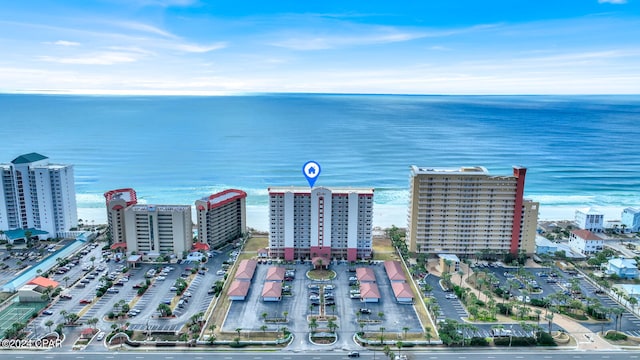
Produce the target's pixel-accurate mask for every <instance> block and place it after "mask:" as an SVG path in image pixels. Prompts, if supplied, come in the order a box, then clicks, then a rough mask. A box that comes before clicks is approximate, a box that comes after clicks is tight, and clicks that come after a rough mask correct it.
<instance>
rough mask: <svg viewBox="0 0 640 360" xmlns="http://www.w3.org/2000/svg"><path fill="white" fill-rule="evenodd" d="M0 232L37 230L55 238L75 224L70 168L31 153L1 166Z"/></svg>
mask: <svg viewBox="0 0 640 360" xmlns="http://www.w3.org/2000/svg"><path fill="white" fill-rule="evenodd" d="M0 171H1V172H2V174H1V175H2V189H0V230H13V229H29V228H33V229H37V230H41V231H46V232H48V233H49V235H50V236H52V237H55V236H56V234H58V233H60V232H65V231H69V229H71V228H73V227H76V226H77V225H78V210H77V206H76V192H75V183H74V177H73V166H72V165H58V164H50V163H49V159H48V158H47V157H46V156H43V155H40V154H38V153H30V154H25V155H21V156H18V157H17V158H15V159H13V161H11V163H10V164H0Z"/></svg>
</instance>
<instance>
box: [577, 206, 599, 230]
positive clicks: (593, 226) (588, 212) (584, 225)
mask: <svg viewBox="0 0 640 360" xmlns="http://www.w3.org/2000/svg"><path fill="white" fill-rule="evenodd" d="M575 221H576V226H578V227H579V228H580V229H582V230H589V231H591V232H602V231H603V230H604V214H603V213H602V212H600V211H598V210H596V209H594V208H592V207H588V208H583V209H577V210H576V215H575Z"/></svg>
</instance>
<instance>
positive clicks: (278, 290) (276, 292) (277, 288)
mask: <svg viewBox="0 0 640 360" xmlns="http://www.w3.org/2000/svg"><path fill="white" fill-rule="evenodd" d="M280 300H282V282H276V281H267V282H265V283H264V285H263V286H262V301H280Z"/></svg>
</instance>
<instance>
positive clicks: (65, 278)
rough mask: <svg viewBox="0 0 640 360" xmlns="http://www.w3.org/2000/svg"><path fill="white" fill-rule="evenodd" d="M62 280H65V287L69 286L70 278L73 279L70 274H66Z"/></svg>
mask: <svg viewBox="0 0 640 360" xmlns="http://www.w3.org/2000/svg"><path fill="white" fill-rule="evenodd" d="M62 280H64V287H69V280H71V278H70V277H68V276H65V277H63V278H62Z"/></svg>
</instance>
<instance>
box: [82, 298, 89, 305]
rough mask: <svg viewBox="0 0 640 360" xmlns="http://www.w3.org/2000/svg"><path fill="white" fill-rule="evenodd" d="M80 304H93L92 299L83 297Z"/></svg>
mask: <svg viewBox="0 0 640 360" xmlns="http://www.w3.org/2000/svg"><path fill="white" fill-rule="evenodd" d="M80 304H91V300H89V299H81V300H80Z"/></svg>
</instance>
